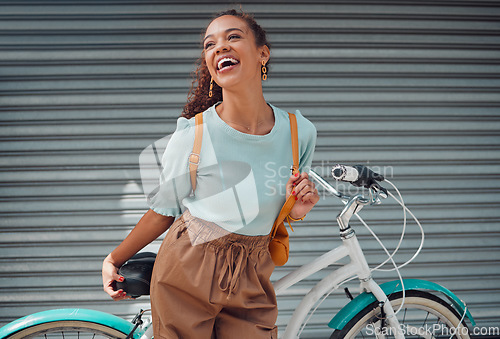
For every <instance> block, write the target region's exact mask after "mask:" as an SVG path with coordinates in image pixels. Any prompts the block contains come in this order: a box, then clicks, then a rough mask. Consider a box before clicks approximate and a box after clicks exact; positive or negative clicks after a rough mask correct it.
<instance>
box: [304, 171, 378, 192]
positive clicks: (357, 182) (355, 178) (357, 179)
mask: <svg viewBox="0 0 500 339" xmlns="http://www.w3.org/2000/svg"><path fill="white" fill-rule="evenodd" d="M309 175H310V176H311V177H312V178H313V179H314V180H315V181H316V182H317V183H318V184H320V185H321V186H322V187H323V188H324V189H325V190H327V191H328V192H330V193H331V194H333V195H334V196H336V197H338V198H340V199H342V200H348V199H350V198H351V197H350V196H347V195H344V194H342V193H340V192H339V191H338V190H337V189H336V188H334V187H333V186H332V185H330V184H329V183H328V182H327V181H326V180H325V179H323V178H322V177H321V176H320V175H319V174H318V173H316V172H315V171H313V170H310V171H309ZM332 176H333V177H334V178H335V179H336V180H337V181H345V182H349V183H351V184H352V185H354V186H357V187H365V188H369V189H370V190H373V191H374V192H375V193H377V194H380V195H381V196H382V197H383V198H386V197H387V190H386V189H385V188H383V187H382V186H380V184H379V183H378V182H380V181H384V176H383V175H381V174H378V173H375V172H373V171H372V170H371V169H369V168H368V167H366V166H363V165H355V166H345V165H335V166H333V168H332Z"/></svg>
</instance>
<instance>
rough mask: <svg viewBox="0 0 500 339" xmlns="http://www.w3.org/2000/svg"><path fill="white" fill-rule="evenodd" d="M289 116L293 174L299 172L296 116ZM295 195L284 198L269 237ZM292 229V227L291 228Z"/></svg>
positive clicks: (282, 218)
mask: <svg viewBox="0 0 500 339" xmlns="http://www.w3.org/2000/svg"><path fill="white" fill-rule="evenodd" d="M288 115H289V117H290V131H291V134H292V153H293V167H292V172H293V174H297V173H300V172H299V135H298V131H297V118H296V117H295V114H292V113H288ZM295 201H296V200H295V196H293V195H291V194H290V196H289V197H288V199H286V201H285V203H284V204H283V207H282V208H281V211H280V213H279V214H278V217H277V218H276V220H275V221H274V225H273V229H272V231H271V239H272V238H274V236H275V234H276V231H277V230H278V226H279V225H280V224H281V223H282V222H283V221H284V220H285V218H286V216H287V215H288V214H289V213H290V211H291V210H292V208H293V206H294V205H295ZM292 231H293V229H292Z"/></svg>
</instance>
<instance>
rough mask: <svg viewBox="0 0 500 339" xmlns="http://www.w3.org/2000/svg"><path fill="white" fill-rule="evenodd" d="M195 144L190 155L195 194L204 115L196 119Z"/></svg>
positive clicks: (199, 115)
mask: <svg viewBox="0 0 500 339" xmlns="http://www.w3.org/2000/svg"><path fill="white" fill-rule="evenodd" d="M194 121H195V130H194V144H193V151H192V152H191V154H190V155H189V174H190V176H191V186H192V187H193V192H194V190H195V189H196V174H197V171H198V165H199V164H200V153H201V142H202V140H203V113H198V114H196V115H195V117H194Z"/></svg>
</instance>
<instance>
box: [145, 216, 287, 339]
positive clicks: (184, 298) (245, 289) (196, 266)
mask: <svg viewBox="0 0 500 339" xmlns="http://www.w3.org/2000/svg"><path fill="white" fill-rule="evenodd" d="M268 246H269V236H245V235H239V234H234V233H229V232H228V231H226V230H224V229H222V228H221V227H219V226H217V225H216V224H214V223H210V222H206V221H204V220H201V219H198V218H195V217H193V216H192V215H191V214H190V213H189V211H186V212H185V213H184V214H183V215H182V216H181V217H180V218H178V219H177V220H176V221H175V222H174V223H173V224H172V226H171V228H170V230H169V231H168V233H167V236H166V237H165V239H164V241H163V243H162V245H161V247H160V250H159V252H158V255H157V258H156V262H155V266H154V270H153V277H152V279H151V305H152V313H153V329H154V336H155V338H157V339H159V338H169V339H170V338H183V339H204V338H207V339H209V338H218V339H221V338H222V339H226V338H227V339H229V338H238V339H244V338H249V339H250V338H251V339H255V338H277V328H276V326H275V322H276V318H277V315H278V309H277V305H276V295H275V293H274V288H273V286H272V284H271V282H270V280H269V278H270V276H271V273H272V272H273V270H274V263H273V261H272V259H271V255H270V253H269V250H268Z"/></svg>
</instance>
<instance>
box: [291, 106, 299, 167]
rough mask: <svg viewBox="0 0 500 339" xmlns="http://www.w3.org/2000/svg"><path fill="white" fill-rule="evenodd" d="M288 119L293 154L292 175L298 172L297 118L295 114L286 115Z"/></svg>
mask: <svg viewBox="0 0 500 339" xmlns="http://www.w3.org/2000/svg"><path fill="white" fill-rule="evenodd" d="M288 116H289V117H290V132H291V134H292V154H293V168H292V172H293V174H296V173H298V172H299V135H298V131H297V117H296V116H295V114H292V113H288Z"/></svg>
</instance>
